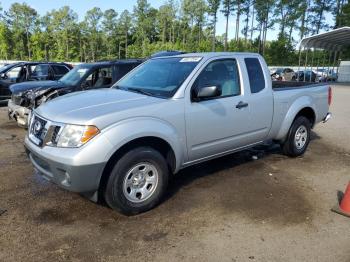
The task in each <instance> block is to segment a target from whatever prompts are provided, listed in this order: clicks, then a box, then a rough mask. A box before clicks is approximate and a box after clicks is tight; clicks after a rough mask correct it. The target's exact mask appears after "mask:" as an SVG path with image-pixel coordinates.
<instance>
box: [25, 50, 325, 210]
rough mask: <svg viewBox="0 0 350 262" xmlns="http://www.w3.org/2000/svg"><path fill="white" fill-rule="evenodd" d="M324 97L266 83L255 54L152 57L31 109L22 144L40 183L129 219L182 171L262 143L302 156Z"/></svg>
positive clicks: (318, 88)
mask: <svg viewBox="0 0 350 262" xmlns="http://www.w3.org/2000/svg"><path fill="white" fill-rule="evenodd" d="M331 97H332V93H331V89H330V87H329V86H327V85H321V84H314V85H305V83H301V82H294V83H281V82H276V83H274V84H273V83H272V81H271V78H270V72H269V70H268V68H267V66H266V63H265V61H264V59H263V58H262V57H261V56H260V55H258V54H251V53H195V54H184V55H179V56H173V57H161V58H153V59H150V60H148V61H147V62H145V63H143V64H142V65H140V66H139V67H137V68H136V69H134V70H133V71H131V72H130V73H129V74H127V75H126V76H125V77H123V78H122V79H121V80H120V81H118V82H117V83H116V84H115V85H114V86H113V87H112V88H110V89H103V90H91V91H84V92H79V93H74V94H68V95H66V96H63V97H61V98H57V99H55V100H53V101H50V102H48V103H46V104H44V105H42V106H40V107H38V108H37V109H35V110H34V111H33V114H32V115H31V117H30V125H29V129H28V135H27V136H26V138H25V146H26V149H27V154H28V156H29V158H30V160H31V162H32V163H33V165H34V167H35V169H37V170H38V171H39V173H40V174H41V175H42V176H43V177H44V178H46V179H48V180H50V181H52V182H54V183H56V184H57V185H59V186H60V187H62V188H65V189H67V190H70V191H73V192H79V193H82V194H84V195H86V196H88V197H89V198H90V199H92V200H94V201H97V200H98V199H100V198H104V199H105V201H106V203H107V204H108V205H109V206H110V207H111V208H113V209H116V210H119V211H121V212H122V213H124V214H137V213H140V212H144V211H147V210H149V209H151V208H153V207H154V206H155V205H157V204H158V203H159V202H160V200H161V198H162V195H163V194H164V192H165V191H166V189H167V184H168V179H169V177H170V175H171V174H175V173H177V172H178V171H179V170H180V169H183V168H185V167H187V166H190V165H194V164H196V163H199V162H202V161H206V160H208V159H212V158H216V157H220V156H223V155H226V154H230V153H232V152H236V151H239V150H243V149H246V148H249V147H252V146H255V145H258V144H260V143H263V142H265V141H267V140H274V141H275V142H276V143H280V144H281V147H282V151H283V152H284V153H285V154H287V155H289V156H291V157H296V156H300V155H302V154H303V153H304V152H305V150H306V148H307V146H308V144H309V142H310V129H311V128H313V127H314V126H315V125H316V124H317V123H319V122H322V121H324V122H326V121H327V120H328V119H329V118H330V117H331V115H330V113H329V112H328V109H329V105H330V102H331Z"/></svg>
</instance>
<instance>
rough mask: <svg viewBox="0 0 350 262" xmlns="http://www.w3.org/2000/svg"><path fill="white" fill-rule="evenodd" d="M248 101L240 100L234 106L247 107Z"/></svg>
mask: <svg viewBox="0 0 350 262" xmlns="http://www.w3.org/2000/svg"><path fill="white" fill-rule="evenodd" d="M247 106H248V103H244V102H243V101H240V102H239V103H238V104H237V105H236V108H238V109H241V108H243V107H247Z"/></svg>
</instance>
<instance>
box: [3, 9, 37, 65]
mask: <svg viewBox="0 0 350 262" xmlns="http://www.w3.org/2000/svg"><path fill="white" fill-rule="evenodd" d="M7 16H8V19H9V22H10V25H11V27H12V31H13V32H14V38H15V39H14V41H15V42H16V43H18V42H22V43H23V45H24V47H25V50H26V55H27V57H28V58H29V59H31V46H30V35H31V33H32V31H33V29H34V26H35V23H36V19H37V16H38V14H37V12H36V10H35V9H33V8H31V7H30V6H29V5H27V4H26V3H23V4H19V3H14V4H12V5H11V7H10V10H9V11H8V13H7ZM17 41H18V42H17ZM16 51H17V52H19V53H20V56H21V58H24V53H23V50H22V51H19V49H17V50H16Z"/></svg>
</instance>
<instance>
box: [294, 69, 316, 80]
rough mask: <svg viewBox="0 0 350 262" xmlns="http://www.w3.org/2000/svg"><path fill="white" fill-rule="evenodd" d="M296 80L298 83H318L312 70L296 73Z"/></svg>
mask: <svg viewBox="0 0 350 262" xmlns="http://www.w3.org/2000/svg"><path fill="white" fill-rule="evenodd" d="M296 79H297V80H298V81H300V82H319V81H320V78H319V76H318V75H317V74H316V73H315V72H314V71H312V70H301V71H298V72H297V73H296Z"/></svg>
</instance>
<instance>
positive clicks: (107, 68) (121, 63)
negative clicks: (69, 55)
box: [8, 59, 144, 126]
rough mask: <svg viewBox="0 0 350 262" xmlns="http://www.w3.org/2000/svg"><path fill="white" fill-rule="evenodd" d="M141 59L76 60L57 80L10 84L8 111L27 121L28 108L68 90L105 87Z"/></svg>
mask: <svg viewBox="0 0 350 262" xmlns="http://www.w3.org/2000/svg"><path fill="white" fill-rule="evenodd" d="M143 61H144V60H142V59H129V60H116V61H108V62H97V63H91V64H80V65H77V66H75V67H74V69H73V70H71V71H70V72H69V73H67V74H66V75H64V76H63V77H62V78H60V79H59V80H57V81H41V82H38V81H33V82H26V83H20V84H14V85H12V86H11V87H10V89H11V92H12V96H11V100H9V102H8V114H9V117H10V118H13V119H14V120H16V121H17V123H18V124H19V125H21V126H26V125H27V120H28V114H29V113H30V112H31V110H32V109H34V108H36V107H38V106H39V105H41V104H42V103H44V102H46V101H48V100H51V99H53V98H55V97H58V96H61V95H65V94H68V93H71V92H76V91H83V90H90V89H97V88H108V87H111V86H112V85H113V84H114V83H115V82H117V81H118V80H119V79H120V78H122V77H123V76H124V75H125V74H127V73H128V72H129V71H131V70H132V69H133V68H135V67H137V66H138V65H140V64H141V63H142V62H143Z"/></svg>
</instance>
